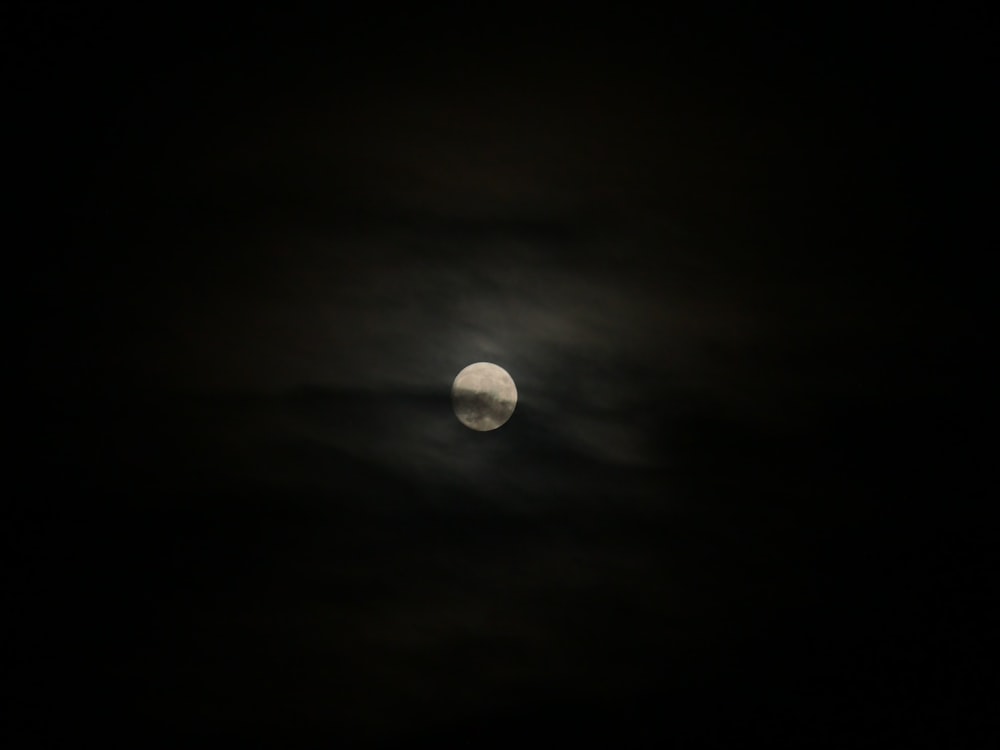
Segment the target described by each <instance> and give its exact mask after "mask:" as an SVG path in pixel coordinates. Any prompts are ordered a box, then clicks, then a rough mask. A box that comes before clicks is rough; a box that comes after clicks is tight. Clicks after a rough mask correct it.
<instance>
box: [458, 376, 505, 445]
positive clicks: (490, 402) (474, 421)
mask: <svg viewBox="0 0 1000 750" xmlns="http://www.w3.org/2000/svg"><path fill="white" fill-rule="evenodd" d="M451 406H452V408H453V409H454V410H455V416H456V417H458V421H459V422H461V423H462V424H464V425H465V426H466V427H468V428H469V429H470V430H476V431H478V432H489V431H490V430H495V429H496V428H497V427H501V426H503V425H504V424H505V423H506V422H507V420H508V419H510V415H511V414H513V413H514V407H515V406H517V386H515V385H514V378H512V377H511V376H510V373H509V372H507V371H506V370H505V369H503V368H502V367H500V366H499V365H495V364H493V363H492V362H476V363H474V364H471V365H469V366H468V367H466V368H465V369H463V370H462V371H461V372H460V373H458V375H456V376H455V382H454V383H452V385H451Z"/></svg>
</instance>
